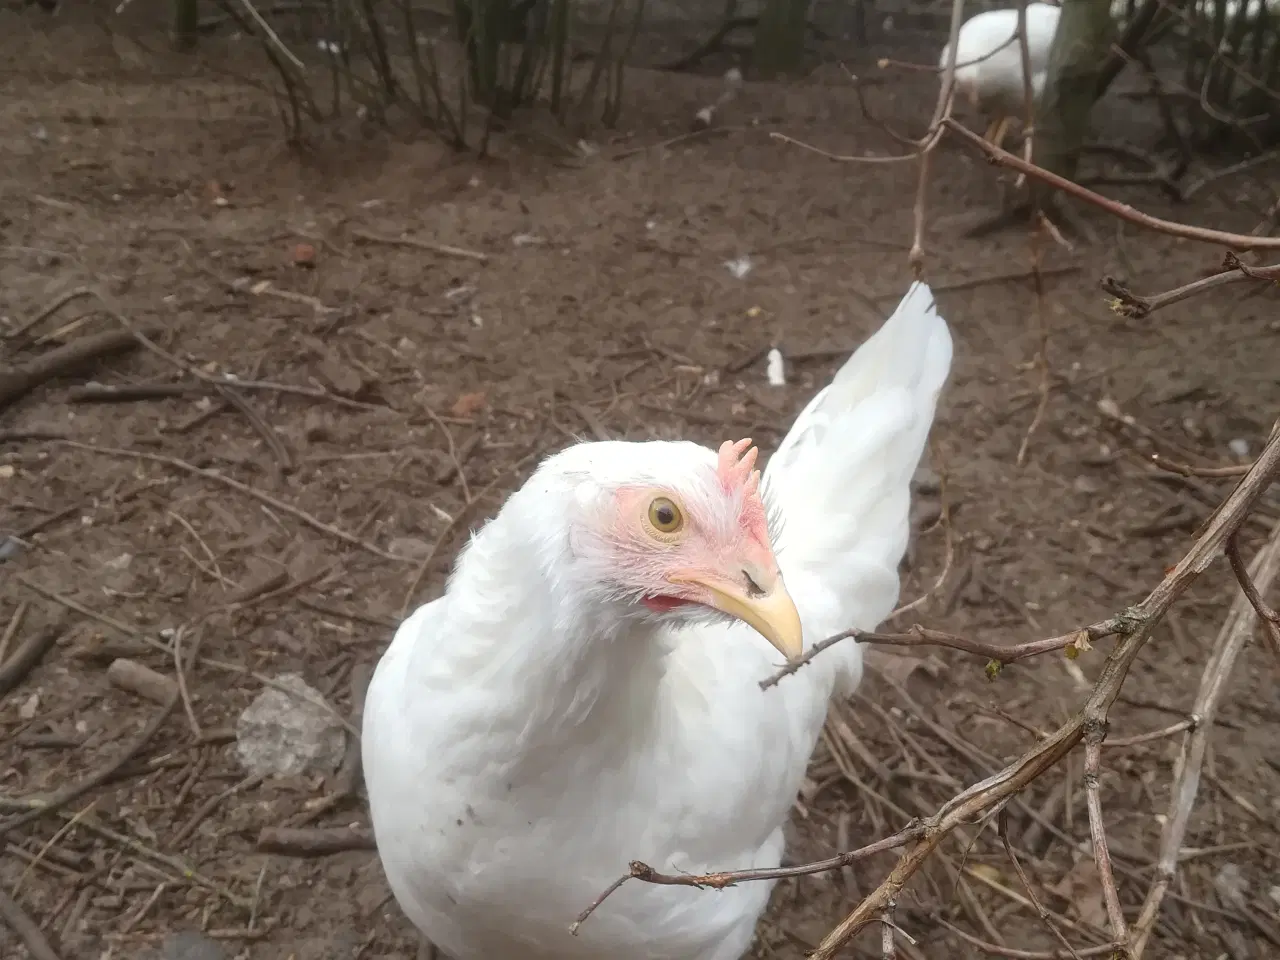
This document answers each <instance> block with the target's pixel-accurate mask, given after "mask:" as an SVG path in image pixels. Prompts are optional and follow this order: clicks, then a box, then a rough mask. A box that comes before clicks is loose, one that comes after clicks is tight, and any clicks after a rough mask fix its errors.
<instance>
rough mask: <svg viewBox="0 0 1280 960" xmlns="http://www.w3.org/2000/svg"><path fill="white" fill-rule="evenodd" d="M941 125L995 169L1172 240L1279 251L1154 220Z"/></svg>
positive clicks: (956, 127) (1270, 243) (1248, 239)
mask: <svg viewBox="0 0 1280 960" xmlns="http://www.w3.org/2000/svg"><path fill="white" fill-rule="evenodd" d="M942 125H943V126H944V127H946V128H947V129H948V130H950V131H952V132H953V133H955V134H958V135H959V136H960V137H961V139H963V140H966V141H968V142H969V143H970V144H972V145H973V146H975V147H977V148H978V149H979V150H981V151H982V152H983V153H985V154H986V155H987V156H988V157H989V158H990V160H991V162H992V163H994V164H996V165H997V166H1002V167H1009V168H1010V169H1013V170H1017V171H1019V172H1020V173H1025V174H1026V175H1027V176H1029V177H1035V178H1036V179H1037V180H1040V181H1041V182H1043V183H1046V184H1048V185H1049V186H1050V187H1053V188H1054V189H1055V190H1060V191H1062V192H1063V193H1065V194H1067V195H1069V196H1072V197H1075V198H1076V199H1077V200H1083V201H1084V202H1085V203H1088V204H1092V205H1093V206H1095V207H1098V208H1100V209H1102V210H1105V211H1106V212H1107V213H1109V214H1111V215H1112V216H1115V217H1119V218H1120V219H1121V220H1127V221H1128V222H1129V223H1133V224H1136V225H1137V226H1140V227H1145V228H1147V229H1148V230H1154V231H1156V232H1157V233H1165V234H1168V235H1169V236H1171V237H1182V238H1183V239H1186V240H1196V241H1198V242H1200V243H1216V244H1219V245H1221V246H1224V247H1230V248H1232V249H1234V250H1280V237H1260V236H1251V235H1249V234H1244V233H1227V232H1226V231H1223V230H1213V229H1210V228H1208V227H1196V226H1192V225H1190V224H1186V223H1177V222H1176V221H1173V220H1162V219H1160V218H1159V217H1153V216H1151V215H1150V214H1147V213H1143V212H1142V211H1140V210H1135V209H1134V208H1133V207H1131V206H1129V205H1128V204H1127V203H1120V202H1118V201H1116V200H1112V199H1110V198H1109V197H1104V196H1102V194H1100V193H1094V192H1093V191H1092V190H1090V189H1088V188H1087V187H1082V186H1080V184H1078V183H1075V182H1073V181H1071V180H1068V179H1067V178H1066V177H1060V176H1058V174H1056V173H1053V172H1051V171H1049V170H1045V169H1044V168H1043V167H1038V166H1036V165H1035V164H1034V163H1028V162H1027V161H1025V160H1023V159H1022V158H1021V157H1017V156H1015V155H1014V154H1012V153H1009V151H1007V150H1002V149H1001V148H1000V147H997V146H995V145H994V144H992V143H988V142H987V141H986V140H983V139H982V138H981V137H980V136H978V135H977V134H976V133H974V132H973V131H972V130H969V129H968V128H966V127H965V126H964V125H963V124H961V123H957V122H956V121H955V120H953V119H951V118H950V117H947V118H946V119H944V120H943V121H942Z"/></svg>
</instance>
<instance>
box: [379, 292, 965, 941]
mask: <svg viewBox="0 0 1280 960" xmlns="http://www.w3.org/2000/svg"><path fill="white" fill-rule="evenodd" d="M951 351H952V345H951V335H950V332H949V331H948V329H947V325H946V323H945V322H944V321H943V319H942V318H941V317H940V316H939V315H938V313H937V312H936V309H935V306H934V303H933V295H932V293H931V292H930V290H929V288H928V287H927V286H925V285H924V284H923V283H915V284H913V285H912V286H911V288H910V290H909V291H908V292H907V295H906V297H905V298H904V299H903V301H902V302H901V304H900V305H899V306H898V308H897V310H896V311H895V313H894V314H893V316H892V317H891V318H890V319H889V320H888V321H887V322H886V323H885V324H884V326H883V327H882V328H881V329H880V330H879V331H878V332H877V333H876V334H875V335H874V336H872V337H871V338H870V339H869V340H868V341H867V342H866V343H865V344H864V345H863V346H862V347H861V348H860V349H859V350H858V351H857V352H856V353H855V354H854V356H853V357H852V358H851V359H850V360H849V361H848V362H847V363H846V364H845V365H844V366H843V367H842V368H841V369H840V371H839V372H838V373H837V374H836V376H835V379H834V381H833V382H832V383H831V385H830V386H828V387H827V388H826V389H824V390H823V391H822V392H821V393H819V394H818V395H817V396H816V397H814V399H813V400H812V401H811V402H810V403H809V405H808V406H807V407H806V408H805V409H804V411H803V412H802V413H801V414H800V416H799V418H798V419H797V420H796V423H795V425H794V426H793V427H792V428H791V431H790V432H789V433H788V434H787V436H786V437H785V439H784V440H783V441H782V444H781V446H780V448H779V450H778V451H777V453H775V454H774V456H773V458H772V461H771V462H770V463H769V466H768V469H767V470H766V472H765V474H764V477H763V480H762V479H761V476H760V473H759V471H757V470H754V469H753V467H754V463H755V459H756V450H755V448H754V447H751V446H750V441H749V440H743V441H739V442H738V443H730V442H726V443H725V444H724V445H723V446H722V447H721V448H720V450H719V453H718V454H717V452H716V451H714V450H710V449H708V448H706V447H703V446H700V445H698V444H694V443H675V442H651V443H625V442H601V443H581V444H578V445H575V446H571V447H569V448H568V449H566V450H564V451H562V452H560V453H557V454H555V455H554V456H551V457H548V458H547V459H546V460H545V461H543V463H542V464H541V465H540V466H539V467H538V469H537V471H536V472H535V473H534V475H533V476H532V477H531V478H530V480H529V481H528V482H527V483H526V484H525V485H524V486H523V487H521V488H520V489H519V490H518V491H516V492H515V493H514V494H512V495H511V497H510V498H509V499H508V500H507V502H506V503H505V504H504V505H503V507H502V509H501V511H500V512H499V513H498V515H497V516H496V517H495V518H494V519H493V520H492V521H490V522H489V523H488V524H487V525H485V526H484V527H483V528H482V529H481V530H480V531H479V532H478V533H477V534H475V536H474V537H473V538H472V540H471V543H470V545H469V546H468V547H467V548H466V550H465V551H464V552H463V553H462V554H461V556H460V557H459V559H458V561H457V565H456V568H455V570H454V572H453V575H452V577H451V579H450V581H449V583H448V587H447V589H446V591H445V594H444V596H442V597H440V598H439V599H438V600H435V601H433V602H431V603H428V604H426V605H425V606H422V607H420V608H419V609H418V610H417V611H416V612H414V613H413V614H412V615H410V616H409V618H408V619H406V620H405V621H404V623H403V624H402V625H401V626H400V628H399V630H398V631H397V632H396V635H395V638H394V639H393V641H392V643H391V646H390V647H389V648H388V649H387V651H386V653H385V655H384V656H383V658H382V660H381V662H380V663H379V664H378V667H377V670H376V673H375V675H374V678H373V682H372V684H371V685H370V688H369V693H368V701H367V705H366V708H365V714H364V732H363V740H362V746H363V756H364V769H365V778H366V782H367V785H368V793H369V805H370V808H371V813H372V821H373V829H374V835H375V837H376V840H377V846H378V853H379V856H380V858H381V860H382V864H383V867H384V869H385V871H386V875H387V879H388V881H389V882H390V885H391V889H392V891H393V892H394V894H395V897H396V899H397V900H398V901H399V903H400V906H401V907H402V908H403V910H404V912H405V913H406V914H407V915H408V917H409V919H410V920H412V922H413V923H414V925H415V926H417V927H418V929H419V930H420V931H421V932H422V933H423V934H424V935H425V936H426V937H427V938H428V939H429V940H430V941H431V942H432V943H434V944H435V945H436V946H437V947H438V948H439V949H441V950H442V951H443V952H445V953H447V954H448V955H449V956H450V957H452V958H453V960H574V958H581V960H586V958H591V960H599V958H604V957H607V958H609V960H660V958H662V960H671V958H680V960H736V958H738V957H740V956H742V954H743V953H744V952H746V951H747V950H748V948H749V947H750V944H751V941H752V938H753V935H754V929H755V925H756V920H757V918H758V917H759V915H760V913H761V911H762V910H763V909H764V907H765V905H766V903H767V901H768V899H769V893H770V889H771V886H772V885H771V884H770V883H747V884H743V885H741V886H738V887H733V888H730V889H726V890H723V891H710V890H697V889H693V888H688V887H665V886H655V885H649V884H644V883H639V882H636V883H631V884H627V885H625V886H624V887H623V888H622V889H620V890H619V891H618V892H617V893H616V894H614V895H613V896H612V897H611V898H610V899H609V900H607V901H606V902H605V903H604V904H603V905H602V906H601V907H600V909H599V910H598V911H597V912H596V913H595V914H594V915H593V916H592V917H591V918H590V919H589V920H588V921H587V922H586V923H585V924H584V925H583V926H582V927H581V929H580V930H579V932H578V933H577V935H573V934H571V933H570V931H569V927H570V924H571V923H572V921H573V919H574V917H575V916H576V915H577V914H578V913H579V912H580V911H581V910H583V909H584V908H585V907H586V906H587V905H588V904H589V903H590V902H591V901H592V900H593V899H594V898H595V897H596V896H597V895H598V894H599V893H600V892H601V891H602V890H603V889H604V888H605V887H606V886H607V885H608V884H609V883H610V882H611V881H613V880H614V879H616V878H617V877H618V876H619V875H620V874H622V873H623V872H625V871H626V869H627V863H628V861H629V860H632V859H639V860H643V861H645V862H646V863H648V864H650V865H651V866H653V867H654V868H655V869H658V870H665V871H689V872H695V873H696V872H704V871H708V870H732V869H742V868H748V867H773V866H777V865H778V864H779V863H780V862H781V859H782V852H783V837H782V825H783V823H784V822H785V821H786V819H787V817H788V814H789V812H790V809H791V805H792V802H793V800H794V798H795V795H796V792H797V790H798V789H799V786H800V783H801V780H802V778H803V776H804V773H805V767H806V764H807V761H808V760H809V756H810V753H811V752H812V750H813V747H814V744H815V743H816V741H817V738H818V736H819V733H820V730H821V727H822V723H823V720H824V717H825V715H826V713H827V706H828V702H829V700H830V698H831V696H832V694H833V691H837V690H838V691H840V692H845V693H847V692H851V691H852V689H853V687H854V686H855V685H856V684H857V682H858V680H859V679H860V677H861V673H862V655H861V652H860V650H859V647H858V645H857V644H855V643H852V642H849V643H844V644H837V645H836V646H835V647H833V648H831V649H830V650H828V651H825V652H824V653H822V654H821V655H820V656H818V657H816V658H815V659H814V660H813V662H812V663H810V664H808V665H806V666H805V667H804V668H803V669H801V670H800V671H798V672H797V673H796V674H794V675H793V676H790V677H787V678H785V679H784V680H783V681H782V682H781V683H780V684H778V685H777V686H776V687H772V688H770V689H767V690H762V689H761V688H760V686H759V682H760V681H761V680H763V679H765V678H767V677H769V676H770V675H771V674H773V673H774V672H775V671H776V670H777V669H778V667H779V666H780V658H779V657H778V651H781V652H782V653H783V654H785V655H787V656H789V657H795V656H796V655H798V654H800V653H801V651H802V650H803V649H805V648H807V647H809V646H811V645H812V644H813V643H815V642H816V641H819V640H821V639H822V638H823V637H826V636H828V635H830V634H832V633H834V632H836V631H839V630H842V629H846V628H849V627H861V628H864V629H873V628H875V627H876V626H877V625H878V624H879V623H880V621H881V620H882V619H883V618H884V617H885V616H886V615H887V614H888V613H889V612H890V611H891V610H892V609H893V607H894V604H895V603H896V602H897V598H898V590H899V582H898V563H899V560H900V559H901V557H902V554H903V551H904V549H905V547H906V544H907V536H908V507H909V500H910V490H909V484H910V480H911V476H912V473H913V472H914V470H915V468H916V466H917V464H918V462H919V460H920V456H921V454H922V451H923V448H924V445H925V442H926V439H927V436H928V433H929V429H930V426H931V423H932V421H933V416H934V410H935V405H936V402H937V398H938V395H939V392H940V391H941V389H942V387H943V385H944V383H945V381H946V379H947V376H948V373H949V370H950V366H951ZM784 584H785V585H784ZM771 644H772V646H771Z"/></svg>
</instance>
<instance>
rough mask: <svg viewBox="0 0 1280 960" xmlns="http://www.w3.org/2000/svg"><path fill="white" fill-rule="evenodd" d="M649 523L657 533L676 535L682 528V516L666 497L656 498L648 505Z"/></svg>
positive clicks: (678, 509)
mask: <svg viewBox="0 0 1280 960" xmlns="http://www.w3.org/2000/svg"><path fill="white" fill-rule="evenodd" d="M649 523H651V524H652V525H653V528H654V529H655V530H657V531H658V532H659V533H676V532H677V531H678V530H679V529H680V528H681V527H683V526H684V514H682V513H681V512H680V508H679V507H677V506H676V505H675V503H674V502H672V501H671V500H670V499H668V498H667V497H657V498H655V499H654V501H653V502H652V503H650V504H649Z"/></svg>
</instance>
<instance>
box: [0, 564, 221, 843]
mask: <svg viewBox="0 0 1280 960" xmlns="http://www.w3.org/2000/svg"><path fill="white" fill-rule="evenodd" d="M17 579H19V580H20V581H21V582H22V583H23V584H24V585H26V586H27V587H28V588H30V589H33V590H35V591H36V592H37V593H39V594H40V595H41V596H44V597H46V598H47V599H54V600H55V602H57V601H58V600H61V598H56V596H55V595H53V594H50V593H49V592H48V591H46V590H44V589H42V588H39V587H36V586H35V585H34V584H32V583H31V581H29V580H27V579H26V578H25V577H22V576H19V577H18V578H17ZM73 609H74V608H73ZM120 629H122V630H124V631H126V632H129V631H128V629H127V628H125V627H123V625H120ZM202 636H203V634H201V635H200V636H198V637H197V639H196V642H195V643H193V644H192V645H191V651H190V653H189V654H188V657H189V658H191V659H194V658H195V657H196V656H197V655H198V654H199V645H200V638H201V637H202ZM178 700H179V694H178V690H177V689H176V686H175V689H174V690H173V693H172V695H171V696H170V697H169V699H168V700H167V701H165V703H164V705H163V706H161V707H160V709H159V710H157V711H156V713H155V715H154V716H153V717H152V718H151V720H150V721H149V722H148V723H147V725H146V726H145V727H144V728H143V729H142V730H141V731H140V732H139V733H138V735H137V736H136V737H134V738H133V739H132V740H131V741H129V743H128V744H127V745H126V746H125V747H124V749H123V750H121V751H120V753H119V754H118V755H117V756H116V757H115V758H114V759H113V760H111V761H110V762H109V763H107V764H105V765H104V766H103V767H102V768H100V769H99V770H97V771H95V772H94V773H91V774H89V775H88V776H87V777H85V778H84V779H82V780H79V781H77V782H75V783H71V784H68V785H67V786H65V787H63V788H62V789H61V790H58V791H56V792H54V793H53V794H51V795H49V796H48V797H45V798H42V799H41V798H29V799H26V800H23V801H20V802H21V803H22V804H23V805H24V806H25V807H26V808H27V809H26V811H25V812H23V813H20V814H18V815H17V816H16V817H10V818H9V819H8V820H4V821H0V838H3V837H4V836H5V835H7V834H8V833H10V832H11V831H13V830H16V829H17V828H18V827H22V826H25V825H26V824H28V823H32V822H34V821H36V820H39V819H40V818H41V817H43V816H45V815H46V814H49V813H56V812H58V811H59V810H61V808H62V807H65V806H66V805H67V804H69V803H73V802H74V801H76V800H78V799H79V798H80V797H82V796H84V795H85V794H86V793H88V792H89V791H90V790H94V789H96V788H97V787H100V786H101V785H102V784H104V783H106V782H107V781H108V780H110V779H111V778H112V777H114V776H115V775H116V774H117V773H119V772H120V771H121V770H122V769H124V768H125V767H126V766H128V764H129V763H130V762H131V761H132V760H133V759H134V757H136V756H137V755H138V754H139V753H140V752H141V751H142V748H143V747H145V746H146V745H147V744H148V743H150V742H151V739H152V738H153V737H154V736H155V735H156V733H157V732H158V731H159V730H160V728H161V727H162V726H164V722H165V720H167V719H168V718H169V714H171V713H173V708H174V707H176V706H177V705H178Z"/></svg>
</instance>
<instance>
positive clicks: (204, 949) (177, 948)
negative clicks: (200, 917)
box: [153, 930, 231, 960]
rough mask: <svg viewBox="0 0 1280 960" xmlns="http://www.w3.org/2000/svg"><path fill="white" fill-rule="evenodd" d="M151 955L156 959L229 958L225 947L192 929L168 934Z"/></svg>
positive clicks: (214, 959) (216, 959)
mask: <svg viewBox="0 0 1280 960" xmlns="http://www.w3.org/2000/svg"><path fill="white" fill-rule="evenodd" d="M153 956H154V957H156V958H157V960H231V953H230V951H228V950H227V948H226V947H224V946H223V945H222V944H221V943H219V942H218V941H217V940H211V939H209V938H208V937H206V936H204V935H203V934H200V933H196V932H195V931H194V930H189V931H187V930H184V931H183V932H181V933H171V934H169V936H167V937H165V938H164V942H163V943H162V944H161V945H160V949H159V950H158V951H156V952H155V953H154V954H153Z"/></svg>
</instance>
